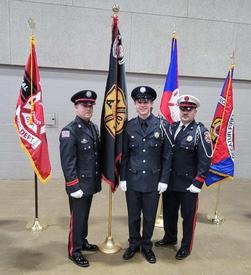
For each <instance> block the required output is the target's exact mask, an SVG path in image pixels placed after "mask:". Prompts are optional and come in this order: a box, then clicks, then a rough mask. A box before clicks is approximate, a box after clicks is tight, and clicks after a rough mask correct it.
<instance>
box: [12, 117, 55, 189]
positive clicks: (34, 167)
mask: <svg viewBox="0 0 251 275" xmlns="http://www.w3.org/2000/svg"><path fill="white" fill-rule="evenodd" d="M14 127H15V129H16V132H17V134H18V136H19V132H18V128H17V125H16V123H15V121H14ZM19 143H20V145H21V147H22V148H23V149H24V152H25V153H26V155H27V156H28V158H29V159H30V161H31V165H32V167H33V169H34V171H35V173H36V174H37V177H38V179H39V180H40V181H41V182H42V183H43V184H46V183H47V182H48V180H49V179H50V178H51V172H50V174H49V175H48V176H47V177H46V178H45V179H43V178H42V176H41V174H40V173H39V171H38V169H37V167H36V165H35V163H34V161H33V159H32V157H31V155H30V153H29V151H28V150H27V149H26V147H25V146H24V144H23V143H22V142H21V140H20V137H19Z"/></svg>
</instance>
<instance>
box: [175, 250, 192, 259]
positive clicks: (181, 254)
mask: <svg viewBox="0 0 251 275" xmlns="http://www.w3.org/2000/svg"><path fill="white" fill-rule="evenodd" d="M189 255H190V252H189V250H188V249H184V248H180V249H179V250H178V252H177V253H176V256H175V258H176V259H177V260H183V259H185V258H186V257H187V256H189Z"/></svg>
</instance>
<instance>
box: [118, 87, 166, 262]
mask: <svg viewBox="0 0 251 275" xmlns="http://www.w3.org/2000/svg"><path fill="white" fill-rule="evenodd" d="M131 96H132V98H133V100H134V101H135V107H136V111H137V113H138V117H136V118H133V119H131V120H130V121H129V122H128V123H127V125H126V128H125V132H124V140H123V153H122V161H121V174H120V180H121V181H120V188H121V189H122V190H123V191H126V202H127V210H128V226H129V247H128V248H127V249H126V251H125V253H124V255H123V259H124V260H129V259H130V258H132V257H133V256H134V255H135V253H136V252H137V251H139V250H140V247H141V251H142V253H143V255H144V256H145V258H146V260H147V261H148V262H150V263H155V262H156V257H155V255H154V253H153V251H152V242H151V238H152V234H153V229H154V223H155V217H156V211H157V207H158V201H159V194H160V193H162V192H164V191H165V190H166V188H167V186H168V181H169V174H170V168H171V144H170V142H169V141H168V139H167V138H166V137H165V136H164V133H163V129H162V128H161V124H162V125H163V124H165V125H164V127H167V122H166V121H164V122H162V121H160V119H159V118H157V117H155V116H154V115H153V114H152V113H151V111H152V106H153V101H154V100H155V98H156V96H157V95H156V92H155V90H154V89H152V88H151V87H147V86H140V87H137V88H135V89H134V90H133V91H132V93H131ZM163 167H164V169H163ZM141 211H142V213H143V232H142V236H141V234H140V223H141Z"/></svg>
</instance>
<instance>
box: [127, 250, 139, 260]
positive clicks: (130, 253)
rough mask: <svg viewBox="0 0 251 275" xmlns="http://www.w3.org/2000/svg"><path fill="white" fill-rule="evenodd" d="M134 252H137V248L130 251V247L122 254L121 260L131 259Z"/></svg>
mask: <svg viewBox="0 0 251 275" xmlns="http://www.w3.org/2000/svg"><path fill="white" fill-rule="evenodd" d="M136 252H139V247H138V248H135V249H132V248H131V247H128V248H127V249H126V251H125V253H124V254H123V259H124V260H129V259H131V258H132V257H133V256H134V255H135V253H136Z"/></svg>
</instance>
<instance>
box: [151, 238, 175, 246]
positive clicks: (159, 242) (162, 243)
mask: <svg viewBox="0 0 251 275" xmlns="http://www.w3.org/2000/svg"><path fill="white" fill-rule="evenodd" d="M176 244H177V241H166V240H164V239H162V240H160V241H157V242H156V243H155V246H157V247H160V246H170V245H176Z"/></svg>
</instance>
